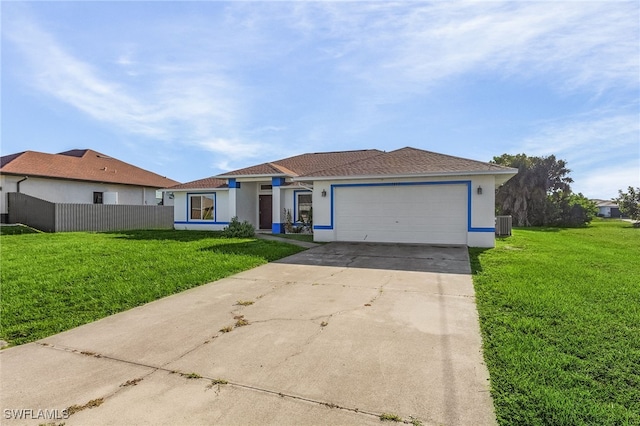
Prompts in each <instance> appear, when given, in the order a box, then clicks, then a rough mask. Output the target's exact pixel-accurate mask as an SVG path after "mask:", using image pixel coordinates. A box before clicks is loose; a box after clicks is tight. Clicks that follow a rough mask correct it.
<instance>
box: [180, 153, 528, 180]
mask: <svg viewBox="0 0 640 426" xmlns="http://www.w3.org/2000/svg"><path fill="white" fill-rule="evenodd" d="M482 172H485V173H492V172H494V173H498V174H501V173H504V174H505V175H506V174H516V173H517V170H516V169H511V168H509V167H504V166H499V165H497V164H492V163H485V162H482V161H476V160H469V159H466V158H460V157H453V156H451V155H445V154H438V153H435V152H430V151H424V150H421V149H416V148H410V147H407V148H401V149H398V150H395V151H391V152H384V151H379V150H377V149H367V150H360V151H340V152H316V153H310V154H301V155H296V156H294V157H289V158H284V159H282V160H277V161H272V162H270V163H262V164H258V165H256V166H251V167H246V168H244V169H238V170H234V171H231V172H228V173H223V174H221V175H218V176H216V177H210V178H206V179H200V180H196V181H193V182H188V183H185V184H182V185H177V186H174V187H172V188H169V189H173V190H178V189H180V190H184V189H204V188H209V189H211V188H220V187H226V186H224V185H222V184H223V183H225V181H224V180H221V179H224V178H227V177H239V176H243V177H244V176H265V177H266V176H291V177H294V178H298V179H296V180H306V179H305V178H323V177H356V176H411V175H416V176H419V175H430V174H435V175H437V174H454V173H482Z"/></svg>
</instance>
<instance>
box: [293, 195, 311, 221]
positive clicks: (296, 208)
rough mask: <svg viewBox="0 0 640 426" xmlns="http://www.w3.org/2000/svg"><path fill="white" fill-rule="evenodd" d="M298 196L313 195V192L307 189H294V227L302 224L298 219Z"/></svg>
mask: <svg viewBox="0 0 640 426" xmlns="http://www.w3.org/2000/svg"><path fill="white" fill-rule="evenodd" d="M298 194H313V192H312V191H309V190H308V189H296V190H294V191H293V222H294V224H295V225H298V224H302V222H300V221H299V220H300V218H299V217H298Z"/></svg>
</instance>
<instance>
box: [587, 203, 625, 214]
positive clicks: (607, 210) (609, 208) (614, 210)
mask: <svg viewBox="0 0 640 426" xmlns="http://www.w3.org/2000/svg"><path fill="white" fill-rule="evenodd" d="M591 201H593V202H594V203H596V206H597V207H598V216H600V217H615V218H619V217H621V216H622V214H621V213H620V209H619V208H618V204H616V203H615V202H614V201H611V200H598V199H596V200H591Z"/></svg>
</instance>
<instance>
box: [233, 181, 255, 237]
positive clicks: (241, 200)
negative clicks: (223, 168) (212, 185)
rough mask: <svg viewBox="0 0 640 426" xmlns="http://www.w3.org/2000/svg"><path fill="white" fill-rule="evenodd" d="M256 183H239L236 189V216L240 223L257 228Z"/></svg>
mask: <svg viewBox="0 0 640 426" xmlns="http://www.w3.org/2000/svg"><path fill="white" fill-rule="evenodd" d="M259 188H260V184H259V183H258V182H240V188H238V189H236V203H237V204H236V215H237V216H238V220H240V221H241V222H243V221H245V220H246V221H247V222H249V223H251V224H252V225H253V226H254V227H255V228H258V189H259Z"/></svg>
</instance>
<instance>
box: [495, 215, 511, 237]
mask: <svg viewBox="0 0 640 426" xmlns="http://www.w3.org/2000/svg"><path fill="white" fill-rule="evenodd" d="M496 235H497V236H499V237H504V236H509V235H511V216H497V217H496Z"/></svg>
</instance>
